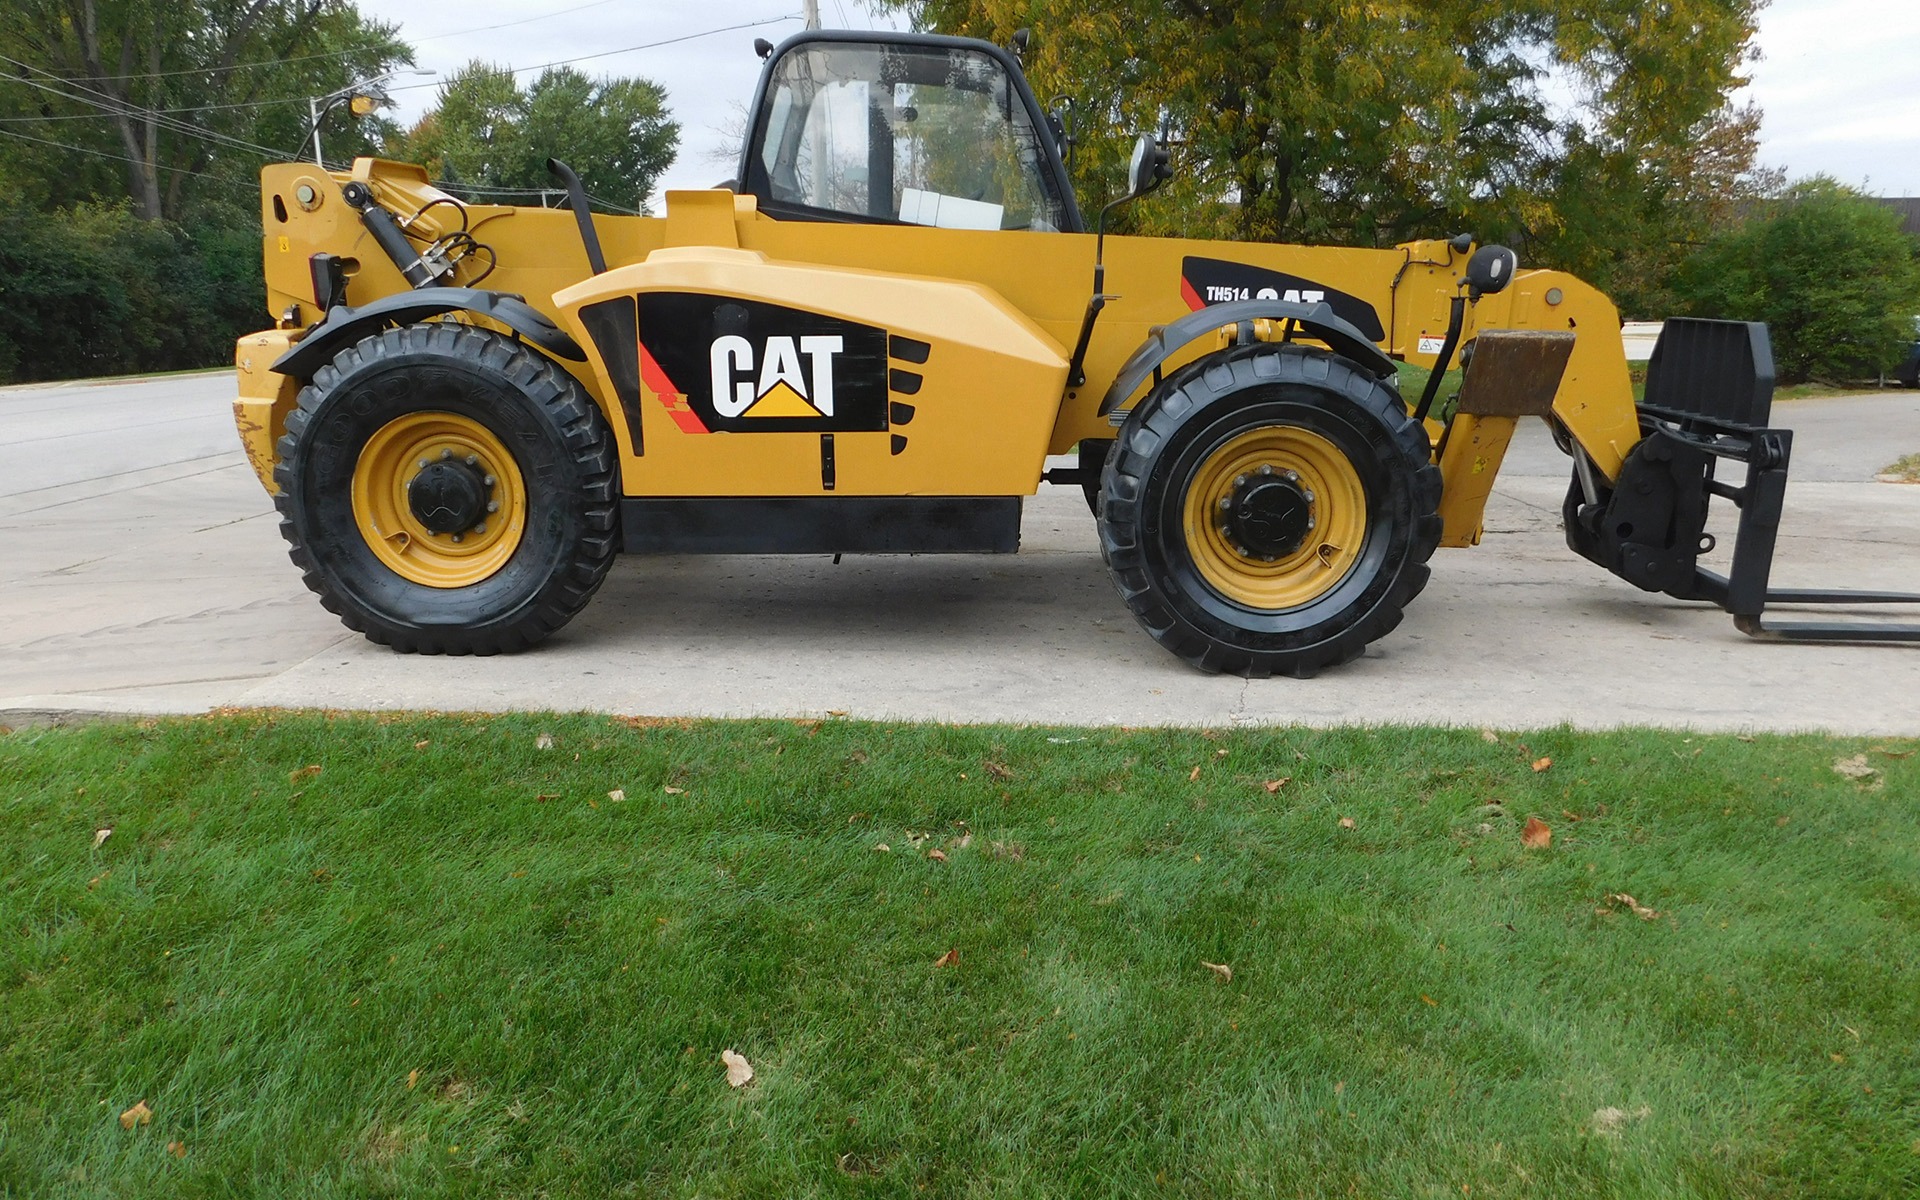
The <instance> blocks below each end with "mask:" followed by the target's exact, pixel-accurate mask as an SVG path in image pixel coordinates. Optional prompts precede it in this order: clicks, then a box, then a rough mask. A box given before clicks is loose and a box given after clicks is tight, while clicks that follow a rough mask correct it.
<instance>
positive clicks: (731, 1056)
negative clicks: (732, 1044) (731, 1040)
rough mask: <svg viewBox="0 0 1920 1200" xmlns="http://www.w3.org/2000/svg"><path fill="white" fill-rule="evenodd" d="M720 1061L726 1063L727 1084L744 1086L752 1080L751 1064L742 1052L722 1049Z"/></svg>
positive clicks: (729, 1085)
mask: <svg viewBox="0 0 1920 1200" xmlns="http://www.w3.org/2000/svg"><path fill="white" fill-rule="evenodd" d="M720 1061H721V1062H723V1063H725V1064H727V1086H728V1087H745V1086H747V1085H748V1084H749V1083H752V1082H753V1064H751V1063H749V1062H748V1061H747V1057H746V1055H744V1054H739V1053H736V1052H735V1051H732V1050H722V1051H721V1052H720Z"/></svg>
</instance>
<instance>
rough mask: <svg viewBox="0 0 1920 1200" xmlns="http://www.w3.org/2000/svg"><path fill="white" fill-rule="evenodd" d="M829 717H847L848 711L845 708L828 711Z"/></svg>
mask: <svg viewBox="0 0 1920 1200" xmlns="http://www.w3.org/2000/svg"><path fill="white" fill-rule="evenodd" d="M827 715H828V716H830V717H844V716H846V715H847V710H846V709H844V708H830V709H828V710H827Z"/></svg>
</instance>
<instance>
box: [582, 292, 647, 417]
mask: <svg viewBox="0 0 1920 1200" xmlns="http://www.w3.org/2000/svg"><path fill="white" fill-rule="evenodd" d="M580 323H581V324H583V325H585V326H586V327H587V335H588V336H589V337H591V338H592V339H593V344H594V346H595V347H596V348H598V349H599V351H600V357H601V358H602V359H603V360H605V362H606V364H607V374H608V375H610V376H612V377H613V390H614V393H615V394H616V395H617V396H619V397H620V411H622V412H624V413H625V414H626V415H627V433H628V435H629V436H630V437H632V439H633V452H634V453H635V454H645V453H646V448H645V446H644V445H643V444H642V442H641V439H640V326H639V323H638V319H637V318H636V317H635V315H634V302H633V297H632V296H616V297H614V298H613V299H612V300H602V301H600V303H598V304H589V305H587V306H586V307H585V308H583V309H581V310H580Z"/></svg>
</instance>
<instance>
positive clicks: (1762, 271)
mask: <svg viewBox="0 0 1920 1200" xmlns="http://www.w3.org/2000/svg"><path fill="white" fill-rule="evenodd" d="M1917 245H1920V244H1917V243H1916V241H1915V239H1913V238H1911V237H1909V236H1907V235H1906V234H1904V233H1902V232H1901V231H1900V218H1899V215H1898V214H1896V213H1895V212H1894V211H1893V210H1892V209H1889V208H1887V207H1885V206H1883V205H1879V204H1875V203H1873V202H1872V201H1871V200H1868V199H1866V198H1865V197H1863V196H1861V195H1859V194H1858V193H1856V192H1853V191H1851V190H1849V189H1847V188H1845V187H1842V186H1840V185H1839V184H1837V183H1835V182H1834V181H1833V180H1831V179H1827V178H1824V177H1820V178H1814V179H1810V180H1807V181H1805V182H1802V183H1800V184H1798V185H1796V186H1795V187H1793V188H1792V189H1790V190H1789V191H1788V192H1787V194H1786V195H1785V196H1784V197H1782V198H1781V199H1780V200H1779V201H1776V202H1774V203H1772V204H1771V205H1769V207H1768V209H1767V211H1766V212H1764V213H1762V214H1760V215H1758V216H1756V217H1754V218H1753V219H1751V220H1749V221H1747V222H1746V223H1744V224H1743V225H1741V226H1739V227H1738V228H1737V229H1734V230H1732V231H1730V232H1728V233H1726V234H1723V235H1721V236H1719V237H1717V238H1715V239H1714V240H1712V241H1710V242H1708V243H1707V244H1706V245H1705V246H1704V247H1703V248H1702V249H1701V250H1700V252H1699V253H1697V254H1695V255H1694V256H1693V257H1692V258H1691V259H1690V260H1688V261H1687V263H1686V264H1685V265H1684V266H1683V267H1682V268H1681V271H1680V274H1679V279H1678V280H1677V283H1676V288H1675V290H1676V292H1677V293H1678V294H1679V296H1680V297H1681V301H1682V308H1683V311H1684V312H1685V313H1686V314H1687V315H1691V316H1696V317H1725V318H1729V319H1732V320H1739V321H1765V322H1766V323H1767V326H1768V328H1769V330H1770V331H1771V333H1772V335H1773V358H1774V366H1775V368H1776V370H1777V372H1778V374H1779V377H1780V381H1781V382H1782V383H1798V382H1802V381H1805V380H1809V379H1820V380H1827V381H1839V380H1845V379H1859V378H1862V377H1866V376H1871V375H1875V374H1877V373H1879V372H1880V371H1882V370H1884V369H1885V368H1887V367H1888V366H1889V365H1891V364H1893V363H1895V362H1897V361H1899V358H1900V355H1901V351H1902V348H1903V347H1904V345H1905V344H1906V343H1907V342H1908V341H1911V340H1912V336H1913V316H1914V313H1916V312H1920V262H1917V261H1916V248H1917Z"/></svg>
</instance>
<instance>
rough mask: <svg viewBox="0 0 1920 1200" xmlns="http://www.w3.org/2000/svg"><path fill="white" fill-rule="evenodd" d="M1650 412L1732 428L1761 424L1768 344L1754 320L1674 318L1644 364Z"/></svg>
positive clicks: (1768, 404)
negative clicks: (1722, 423) (1663, 411)
mask: <svg viewBox="0 0 1920 1200" xmlns="http://www.w3.org/2000/svg"><path fill="white" fill-rule="evenodd" d="M1641 403H1643V404H1647V405H1651V406H1652V407H1654V408H1664V409H1669V410H1671V411H1673V412H1677V413H1685V414H1687V415H1688V416H1695V417H1706V418H1708V419H1710V420H1714V421H1726V422H1730V423H1732V424H1735V425H1752V426H1755V427H1760V426H1764V425H1765V424H1766V423H1767V417H1768V414H1769V413H1770V412H1771V410H1772V408H1773V343H1772V342H1771V341H1769V340H1768V338H1767V327H1766V326H1765V325H1763V324H1761V323H1759V322H1757V321H1706V320H1700V319H1698V318H1693V317H1675V318H1671V319H1669V320H1668V321H1667V323H1666V324H1665V325H1664V326H1663V327H1662V328H1661V330H1660V340H1659V342H1658V343H1656V344H1655V345H1654V347H1653V358H1652V359H1650V360H1649V361H1648V362H1647V395H1646V398H1645V399H1644V400H1643V401H1641Z"/></svg>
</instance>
